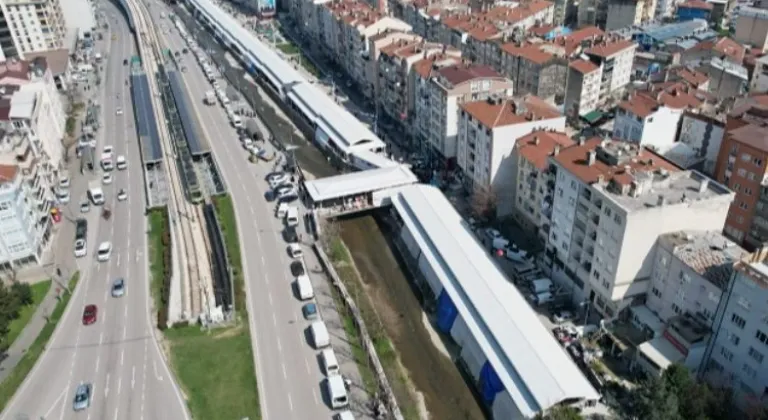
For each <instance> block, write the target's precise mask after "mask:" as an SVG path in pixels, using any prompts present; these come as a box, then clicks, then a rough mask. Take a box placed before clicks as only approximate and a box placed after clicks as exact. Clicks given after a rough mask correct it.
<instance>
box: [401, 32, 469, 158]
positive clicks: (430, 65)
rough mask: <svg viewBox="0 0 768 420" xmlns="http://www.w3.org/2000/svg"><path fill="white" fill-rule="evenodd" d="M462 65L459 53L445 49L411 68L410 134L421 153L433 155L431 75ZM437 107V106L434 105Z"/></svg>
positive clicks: (451, 49) (409, 78)
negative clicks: (411, 107) (440, 70)
mask: <svg viewBox="0 0 768 420" xmlns="http://www.w3.org/2000/svg"><path fill="white" fill-rule="evenodd" d="M461 63H462V61H461V51H458V50H456V49H454V48H452V47H451V48H446V50H445V52H442V53H440V54H435V55H432V56H430V57H427V58H425V59H422V60H419V61H417V62H416V63H414V64H413V65H412V66H411V71H410V74H409V75H408V82H409V85H410V86H413V97H414V101H413V109H412V110H410V114H411V115H413V116H414V118H412V119H411V120H410V125H411V126H410V133H411V135H412V136H413V137H414V138H415V139H416V142H417V144H418V145H419V148H420V150H421V152H422V153H424V155H425V156H428V155H429V153H434V151H432V148H431V146H430V138H431V136H432V134H431V130H432V101H431V98H432V73H433V72H435V71H437V70H439V69H441V68H444V67H451V66H457V65H460V64H461ZM435 106H437V104H436V105H435Z"/></svg>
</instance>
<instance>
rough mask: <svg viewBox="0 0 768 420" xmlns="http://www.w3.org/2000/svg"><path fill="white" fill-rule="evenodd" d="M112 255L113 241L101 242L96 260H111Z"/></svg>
mask: <svg viewBox="0 0 768 420" xmlns="http://www.w3.org/2000/svg"><path fill="white" fill-rule="evenodd" d="M111 256H112V243H111V242H102V243H100V244H99V250H98V251H96V260H97V261H99V262H104V261H109V257H111Z"/></svg>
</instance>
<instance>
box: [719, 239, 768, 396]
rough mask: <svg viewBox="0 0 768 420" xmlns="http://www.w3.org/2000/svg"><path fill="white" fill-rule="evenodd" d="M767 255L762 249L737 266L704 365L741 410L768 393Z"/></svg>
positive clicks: (721, 307)
mask: <svg viewBox="0 0 768 420" xmlns="http://www.w3.org/2000/svg"><path fill="white" fill-rule="evenodd" d="M767 254H768V250H766V249H763V250H761V251H758V252H756V253H755V254H751V255H749V256H747V257H745V258H744V259H743V260H742V261H740V262H738V263H737V264H736V266H735V273H734V275H733V277H732V279H731V282H730V284H729V287H728V289H727V290H726V291H725V292H724V294H723V302H722V303H721V305H720V308H719V310H718V312H717V315H716V318H715V325H716V326H717V330H716V334H715V336H714V338H713V339H712V340H711V341H710V345H709V348H708V349H707V359H706V361H705V366H706V373H707V376H706V377H707V379H709V380H710V381H711V382H712V383H714V384H715V385H720V386H729V387H731V388H732V389H733V391H734V394H735V399H736V401H737V402H738V403H740V405H741V406H742V408H748V407H749V406H751V405H755V404H757V405H760V404H764V398H765V395H766V389H768V369H766V367H765V364H766V363H768V360H766V359H765V358H766V356H768V314H767V313H766V308H765V302H766V301H768V264H766V258H767V257H768V255H767Z"/></svg>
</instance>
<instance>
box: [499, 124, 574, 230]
mask: <svg viewBox="0 0 768 420" xmlns="http://www.w3.org/2000/svg"><path fill="white" fill-rule="evenodd" d="M574 144H576V143H575V142H574V141H573V140H571V138H570V137H568V135H567V134H565V133H563V132H558V131H551V130H536V131H533V132H532V133H530V134H528V135H525V136H523V137H521V138H519V139H518V140H517V142H516V143H515V147H514V149H512V161H513V163H514V165H515V167H516V168H517V173H516V176H515V185H514V187H513V197H514V200H513V201H514V205H513V206H512V213H511V214H512V216H513V217H514V218H515V220H517V221H518V223H519V224H520V226H522V227H523V229H525V230H526V231H528V232H529V233H531V234H533V235H538V236H539V239H540V240H541V241H542V243H546V242H547V238H548V237H549V225H548V224H547V221H548V220H549V217H550V216H551V215H552V204H553V200H552V194H551V193H550V189H551V185H554V182H555V177H554V172H553V171H550V170H549V165H550V163H549V157H550V156H555V155H557V154H559V153H560V150H562V149H565V148H567V147H570V146H573V145H574ZM548 184H549V185H548ZM503 210H506V209H500V211H499V213H500V214H499V216H500V217H501V216H506V215H507V213H503Z"/></svg>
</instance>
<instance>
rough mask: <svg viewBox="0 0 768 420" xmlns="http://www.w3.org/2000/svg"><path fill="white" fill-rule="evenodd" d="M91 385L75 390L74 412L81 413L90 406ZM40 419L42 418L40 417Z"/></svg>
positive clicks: (78, 387)
mask: <svg viewBox="0 0 768 420" xmlns="http://www.w3.org/2000/svg"><path fill="white" fill-rule="evenodd" d="M92 389H93V387H92V386H91V384H80V385H78V386H77V389H76V390H75V401H74V402H73V403H72V408H73V409H74V410H75V411H82V410H85V409H86V408H88V407H90V406H91V390H92ZM41 418H42V417H41Z"/></svg>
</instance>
